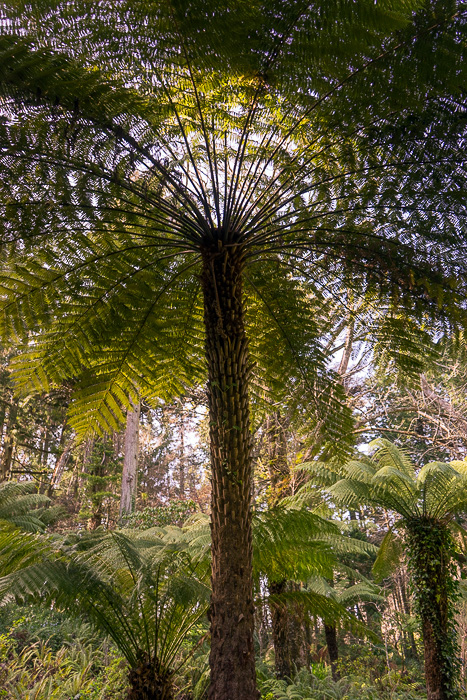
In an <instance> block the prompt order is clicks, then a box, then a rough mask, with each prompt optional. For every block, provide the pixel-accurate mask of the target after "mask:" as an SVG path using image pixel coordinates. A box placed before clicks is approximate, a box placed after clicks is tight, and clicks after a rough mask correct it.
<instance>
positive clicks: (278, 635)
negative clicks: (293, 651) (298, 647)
mask: <svg viewBox="0 0 467 700" xmlns="http://www.w3.org/2000/svg"><path fill="white" fill-rule="evenodd" d="M268 588H269V593H270V595H272V596H275V595H281V593H285V591H286V588H287V582H286V581H277V582H271V583H269V585H268ZM270 609H271V626H272V643H273V646H274V671H275V674H276V677H277V678H280V679H281V680H285V679H286V678H291V676H292V659H291V656H290V638H289V633H290V615H289V610H288V607H287V603H284V602H280V601H277V602H273V603H270Z"/></svg>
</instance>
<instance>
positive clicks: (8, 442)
mask: <svg viewBox="0 0 467 700" xmlns="http://www.w3.org/2000/svg"><path fill="white" fill-rule="evenodd" d="M17 416H18V402H17V401H14V399H12V402H11V404H10V408H9V410H8V423H7V429H6V438H5V444H4V447H3V455H2V460H1V463H0V481H5V479H8V474H9V473H10V470H11V464H12V462H13V453H14V451H15V438H14V434H13V431H14V429H15V425H16V418H17Z"/></svg>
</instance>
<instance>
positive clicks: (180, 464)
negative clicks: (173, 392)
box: [178, 406, 186, 499]
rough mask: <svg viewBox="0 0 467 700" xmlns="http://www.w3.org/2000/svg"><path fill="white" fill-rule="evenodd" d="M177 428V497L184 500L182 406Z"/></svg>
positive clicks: (183, 424)
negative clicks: (178, 434)
mask: <svg viewBox="0 0 467 700" xmlns="http://www.w3.org/2000/svg"><path fill="white" fill-rule="evenodd" d="M179 426H180V450H179V455H178V474H179V481H178V489H179V497H180V498H181V499H184V498H185V466H186V465H185V423H184V420H183V406H180V412H179Z"/></svg>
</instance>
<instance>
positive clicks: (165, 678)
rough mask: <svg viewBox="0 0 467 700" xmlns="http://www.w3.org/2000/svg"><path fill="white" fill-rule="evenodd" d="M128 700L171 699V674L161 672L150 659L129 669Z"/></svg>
mask: <svg viewBox="0 0 467 700" xmlns="http://www.w3.org/2000/svg"><path fill="white" fill-rule="evenodd" d="M128 680H129V683H130V687H129V690H128V695H127V699H128V700H173V687H172V674H171V673H161V672H160V671H158V670H157V668H156V666H155V665H154V664H153V663H151V662H150V661H146V662H142V663H141V664H140V665H139V666H136V668H132V669H130V672H129V676H128Z"/></svg>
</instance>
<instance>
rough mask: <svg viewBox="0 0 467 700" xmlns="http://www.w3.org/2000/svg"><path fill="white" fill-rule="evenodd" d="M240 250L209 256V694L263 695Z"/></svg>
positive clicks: (235, 699) (244, 698) (218, 697)
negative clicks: (257, 654)
mask: <svg viewBox="0 0 467 700" xmlns="http://www.w3.org/2000/svg"><path fill="white" fill-rule="evenodd" d="M243 264H244V263H243V255H242V251H241V250H240V249H239V248H235V247H233V248H222V247H219V249H215V250H214V249H213V250H206V251H204V256H203V272H202V283H203V294H204V321H205V327H206V359H207V365H208V396H209V417H210V450H211V468H212V496H211V528H212V597H211V609H210V620H211V656H210V664H211V686H210V690H209V698H210V700H226V699H227V698H228V699H229V700H256V698H258V692H257V689H256V678H255V658H254V649H253V626H254V616H253V615H254V608H253V583H252V543H251V504H250V500H251V465H252V442H251V435H250V418H249V404H248V382H249V374H250V369H249V360H248V343H247V338H246V334H245V327H244V309H243V299H242V270H243Z"/></svg>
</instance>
